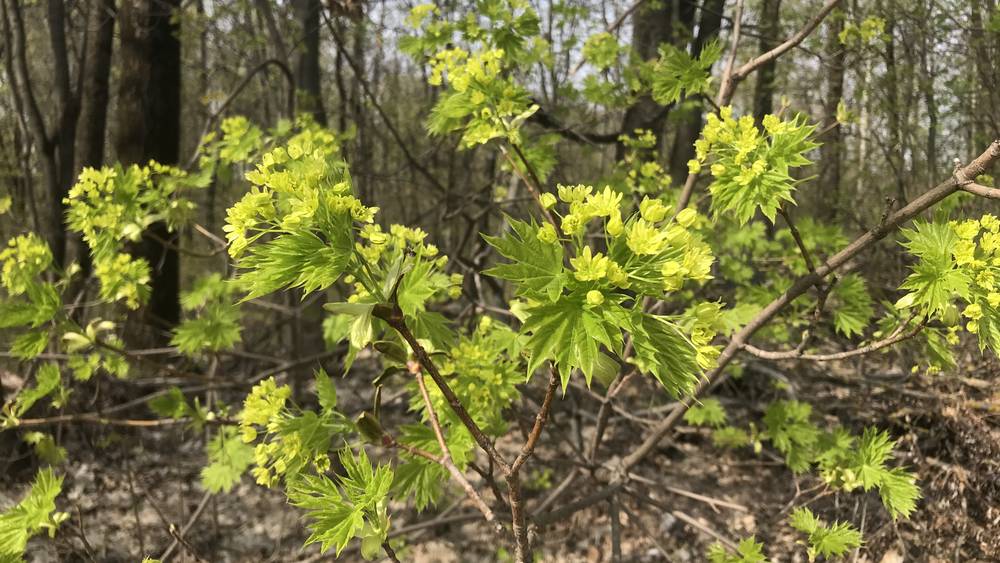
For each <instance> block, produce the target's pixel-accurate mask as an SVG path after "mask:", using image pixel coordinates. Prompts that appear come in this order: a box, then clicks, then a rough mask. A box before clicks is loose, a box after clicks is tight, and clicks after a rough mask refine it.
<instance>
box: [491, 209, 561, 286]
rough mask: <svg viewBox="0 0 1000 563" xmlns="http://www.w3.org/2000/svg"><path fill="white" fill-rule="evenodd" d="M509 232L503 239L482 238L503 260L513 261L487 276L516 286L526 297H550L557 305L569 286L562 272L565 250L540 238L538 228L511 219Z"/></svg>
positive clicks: (492, 269)
mask: <svg viewBox="0 0 1000 563" xmlns="http://www.w3.org/2000/svg"><path fill="white" fill-rule="evenodd" d="M507 221H508V222H509V223H510V227H511V230H510V232H508V233H506V234H504V236H502V237H491V236H486V235H484V236H483V238H485V239H486V242H488V243H489V244H490V246H492V247H493V248H496V249H497V252H499V253H500V255H501V256H503V257H504V258H507V259H508V260H511V263H509V264H499V265H497V266H494V267H492V268H490V269H488V270H486V272H485V273H486V274H488V275H491V276H493V277H496V278H500V279H503V280H508V281H512V282H514V283H515V284H517V293H518V295H522V296H525V297H536V298H542V297H547V298H548V300H549V301H555V300H556V299H557V298H558V297H559V295H560V294H561V293H562V290H563V286H564V285H565V283H566V274H565V273H564V272H563V248H562V245H560V244H558V243H547V242H544V241H542V240H541V239H539V238H538V232H539V230H540V228H539V226H538V225H537V224H535V223H534V222H531V223H525V222H523V221H518V220H516V219H512V218H508V219H507Z"/></svg>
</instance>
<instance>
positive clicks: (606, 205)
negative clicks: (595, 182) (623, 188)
mask: <svg viewBox="0 0 1000 563" xmlns="http://www.w3.org/2000/svg"><path fill="white" fill-rule="evenodd" d="M621 202H622V194H621V193H619V192H616V191H614V190H612V189H611V188H610V187H605V188H604V190H603V191H601V192H600V193H596V194H592V195H589V196H587V203H586V209H587V211H588V215H590V216H591V217H608V216H610V215H611V214H612V213H614V212H616V211H619V209H618V206H619V205H620V204H621Z"/></svg>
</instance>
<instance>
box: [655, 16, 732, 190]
mask: <svg viewBox="0 0 1000 563" xmlns="http://www.w3.org/2000/svg"><path fill="white" fill-rule="evenodd" d="M725 4H726V3H725V0H705V1H704V2H703V3H702V5H701V10H700V12H701V13H700V14H699V16H698V35H697V36H695V38H694V41H693V43H692V44H691V53H692V54H693V55H694V56H698V55H700V54H701V51H702V49H703V48H704V46H705V45H707V44H708V42H709V41H711V40H712V39H715V38H716V37H718V36H719V29H720V28H721V27H722V11H723V9H724V8H725ZM703 124H704V120H703V118H702V108H701V107H700V106H698V107H695V108H692V109H689V110H686V115H682V116H679V119H677V131H676V133H675V135H674V142H673V145H672V146H671V149H670V165H669V172H670V178H671V179H672V180H673V183H674V185H675V186H680V185H683V184H684V181H685V180H686V179H687V175H688V167H687V163H688V161H689V160H691V159H692V158H694V142H695V141H696V140H697V139H698V136H699V135H701V128H702V125H703Z"/></svg>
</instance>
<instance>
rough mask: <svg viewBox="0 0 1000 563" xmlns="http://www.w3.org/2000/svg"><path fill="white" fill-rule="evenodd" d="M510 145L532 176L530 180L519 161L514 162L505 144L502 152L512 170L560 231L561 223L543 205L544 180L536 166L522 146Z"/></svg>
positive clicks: (543, 212)
mask: <svg viewBox="0 0 1000 563" xmlns="http://www.w3.org/2000/svg"><path fill="white" fill-rule="evenodd" d="M510 146H511V148H512V149H514V153H515V154H517V156H518V158H519V159H520V160H521V162H522V163H523V165H524V169H525V170H527V172H528V175H529V176H531V179H530V180H529V179H528V178H527V177H525V175H524V173H523V172H521V170H520V169H519V168H518V167H517V163H516V162H514V159H513V158H511V156H510V153H509V152H507V150H506V149H505V148H504V147H503V146H501V147H500V152H501V153H503V156H504V158H506V159H507V162H508V163H509V164H510V168H511V170H513V171H514V174H517V176H518V177H519V178H521V181H522V182H524V185H525V186H527V188H528V191H529V192H531V197H532V198H534V200H535V203H537V204H538V208H539V209H541V210H542V216H543V217H544V218H545V220H546V221H548V222H549V223H550V224H551V225H552V226H553V227H555V228H556V232H558V231H559V224H558V223H557V222H556V219H555V217H554V216H553V215H552V213H551V212H550V211H549V210H548V209H546V208H545V206H543V205H542V199H541V198H542V182H541V180H540V179H539V178H538V174H536V173H535V169H534V167H532V166H531V163H530V162H528V159H527V158H525V156H524V153H523V152H521V149H520V147H518V146H517V145H515V144H513V143H511V145H510Z"/></svg>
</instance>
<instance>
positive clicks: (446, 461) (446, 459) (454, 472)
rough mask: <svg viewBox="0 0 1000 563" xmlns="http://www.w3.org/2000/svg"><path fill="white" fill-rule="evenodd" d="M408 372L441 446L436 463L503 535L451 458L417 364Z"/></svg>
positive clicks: (485, 505)
mask: <svg viewBox="0 0 1000 563" xmlns="http://www.w3.org/2000/svg"><path fill="white" fill-rule="evenodd" d="M410 373H412V374H413V376H414V379H415V380H416V381H417V387H418V388H419V389H420V396H421V398H422V399H423V401H424V407H425V408H426V409H427V418H428V420H429V421H430V424H431V428H432V429H433V430H434V436H435V437H436V438H437V442H438V446H439V447H440V448H441V458H440V459H438V460H437V461H438V463H440V464H441V465H442V466H444V468H445V469H447V470H448V473H450V474H451V476H452V478H453V479H455V481H458V484H459V485H460V486H461V487H462V489H463V490H465V494H466V495H467V496H468V497H469V498H470V499H472V502H473V503H474V504H475V505H476V508H478V509H479V511H480V512H482V513H483V517H484V518H486V521H487V522H489V523H490V524H491V525H493V527H494V529H495V530H496V532H497V533H498V534H500V535H503V526H502V525H501V524H500V522H499V521H498V520H497V518H496V515H495V514H493V510H492V509H491V508H490V507H489V505H487V504H486V501H484V500H483V497H482V496H480V494H479V493H478V492H477V491H476V489H475V487H473V486H472V483H470V482H469V480H468V479H466V478H465V475H463V474H462V472H461V471H459V470H458V467H457V466H456V465H455V462H454V461H452V459H451V451H449V450H448V442H447V440H445V437H444V432H443V431H442V430H441V423H440V421H439V420H438V416H437V412H435V411H434V403H432V402H431V396H430V394H429V393H428V392H427V385H426V383H425V382H424V376H423V373H422V372H421V370H420V366H419V365H418V364H415V363H414V364H413V365H411V366H410Z"/></svg>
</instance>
